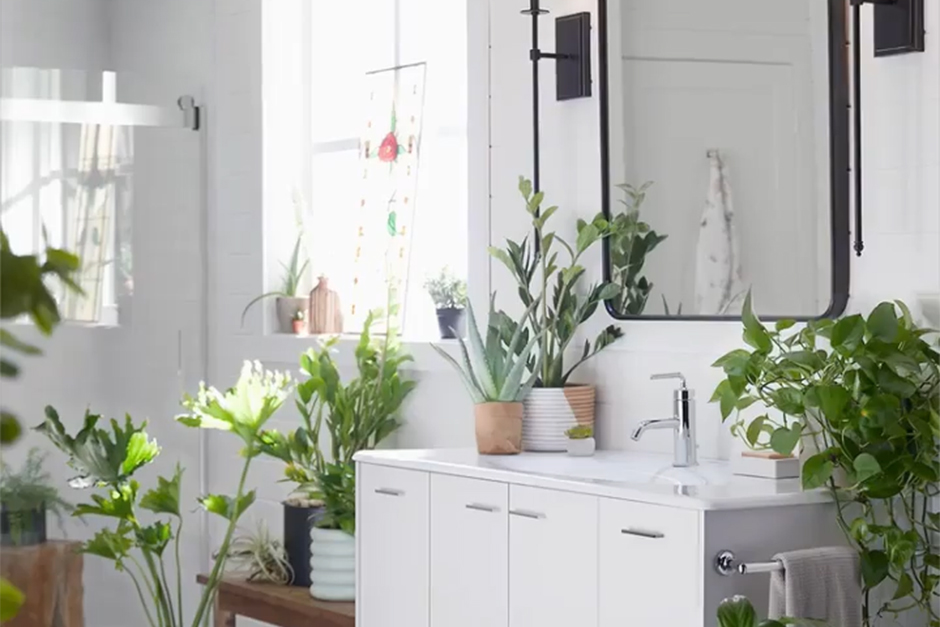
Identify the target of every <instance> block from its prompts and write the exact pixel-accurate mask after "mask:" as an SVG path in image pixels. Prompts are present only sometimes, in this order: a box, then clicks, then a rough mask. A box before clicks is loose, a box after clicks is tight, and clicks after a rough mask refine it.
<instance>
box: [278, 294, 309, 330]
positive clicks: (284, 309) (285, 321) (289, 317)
mask: <svg viewBox="0 0 940 627" xmlns="http://www.w3.org/2000/svg"><path fill="white" fill-rule="evenodd" d="M274 306H275V308H276V309H277V332H278V333H293V332H294V316H295V315H297V312H298V311H303V310H304V309H306V308H307V299H306V298H296V297H295V298H284V297H283V296H278V297H277V298H276V299H275V303H274Z"/></svg>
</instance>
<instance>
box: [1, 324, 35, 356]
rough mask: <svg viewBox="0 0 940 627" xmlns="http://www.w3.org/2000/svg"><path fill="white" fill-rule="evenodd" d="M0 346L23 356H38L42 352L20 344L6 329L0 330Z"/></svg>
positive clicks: (31, 346)
mask: <svg viewBox="0 0 940 627" xmlns="http://www.w3.org/2000/svg"><path fill="white" fill-rule="evenodd" d="M0 346H6V347H7V348H9V349H11V350H15V351H17V352H19V353H23V354H24V355H40V354H42V351H41V350H39V349H38V348H37V347H35V346H33V345H31V344H27V343H26V342H22V341H20V340H19V339H17V337H16V336H15V335H13V333H11V332H10V331H8V330H7V329H0Z"/></svg>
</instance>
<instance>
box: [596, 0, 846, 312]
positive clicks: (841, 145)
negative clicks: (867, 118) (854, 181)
mask: <svg viewBox="0 0 940 627" xmlns="http://www.w3.org/2000/svg"><path fill="white" fill-rule="evenodd" d="M599 2H600V3H601V5H602V6H601V7H600V11H599V15H600V22H601V24H600V25H599V26H600V28H601V29H602V31H601V32H602V36H601V42H600V43H601V60H600V71H601V76H602V85H601V89H600V93H601V101H602V102H601V127H602V129H601V133H602V135H601V149H602V161H603V164H602V166H603V167H602V169H603V185H604V196H605V199H604V204H605V211H607V212H608V215H609V216H610V217H611V220H612V223H613V225H614V234H613V235H612V237H611V238H610V239H609V240H608V242H607V243H606V251H605V252H606V254H605V266H606V268H605V271H606V273H607V276H608V277H610V279H611V280H613V281H615V282H616V283H618V284H619V285H620V286H621V288H622V291H621V294H620V296H619V297H617V298H616V299H614V300H612V301H611V302H609V303H608V309H609V310H610V312H611V314H612V315H614V317H617V318H633V317H639V316H641V317H653V318H658V317H669V318H673V317H676V316H680V317H698V318H716V317H739V316H740V311H741V305H742V303H743V300H744V297H745V296H746V294H747V292H748V291H749V290H750V291H751V292H752V294H753V301H754V308H755V310H756V311H757V312H758V313H759V314H760V315H761V316H763V317H765V318H775V317H795V318H815V317H821V316H835V315H838V314H839V313H841V311H842V309H843V308H844V306H845V301H846V299H847V291H848V260H849V250H848V247H849V236H848V212H849V207H848V185H849V179H848V149H849V137H848V115H849V114H848V110H847V103H848V84H847V80H846V74H847V70H846V60H845V23H846V14H845V11H846V9H845V4H844V2H842V0H829V1H825V0H786V1H785V2H781V1H780V0H599Z"/></svg>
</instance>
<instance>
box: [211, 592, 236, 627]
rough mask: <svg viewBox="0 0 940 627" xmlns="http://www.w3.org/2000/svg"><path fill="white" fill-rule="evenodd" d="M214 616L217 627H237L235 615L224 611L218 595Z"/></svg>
mask: <svg viewBox="0 0 940 627" xmlns="http://www.w3.org/2000/svg"><path fill="white" fill-rule="evenodd" d="M213 614H214V616H215V620H214V624H215V627H235V614H232V613H231V612H226V611H225V610H223V609H222V604H221V603H219V597H218V595H216V597H215V609H214V612H213Z"/></svg>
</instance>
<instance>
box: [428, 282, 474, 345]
mask: <svg viewBox="0 0 940 627" xmlns="http://www.w3.org/2000/svg"><path fill="white" fill-rule="evenodd" d="M424 289H426V290H427V292H428V294H430V295H431V300H433V301H434V306H435V307H436V308H437V326H438V328H439V330H440V332H441V339H442V340H452V339H455V338H458V337H464V336H465V335H466V329H465V328H464V327H465V322H464V307H465V306H466V303H467V283H466V281H464V280H463V279H458V278H457V277H455V276H454V275H453V274H452V273H451V272H450V270H449V269H448V268H446V267H445V268H443V269H442V270H441V272H440V273H439V274H438V275H437V276H435V277H429V278H428V280H427V281H425V282H424Z"/></svg>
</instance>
